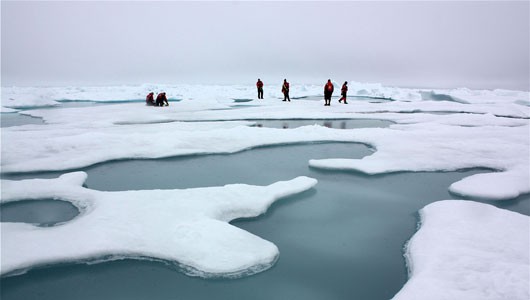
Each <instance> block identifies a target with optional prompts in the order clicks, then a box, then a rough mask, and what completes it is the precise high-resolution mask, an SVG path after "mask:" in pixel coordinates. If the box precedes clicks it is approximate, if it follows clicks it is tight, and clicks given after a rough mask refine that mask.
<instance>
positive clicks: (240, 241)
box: [1, 172, 316, 277]
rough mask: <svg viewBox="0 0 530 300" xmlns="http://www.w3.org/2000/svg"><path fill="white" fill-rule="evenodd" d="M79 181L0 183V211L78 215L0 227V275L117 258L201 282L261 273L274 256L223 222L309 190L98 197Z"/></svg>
mask: <svg viewBox="0 0 530 300" xmlns="http://www.w3.org/2000/svg"><path fill="white" fill-rule="evenodd" d="M86 176H87V175H86V173H84V172H75V173H68V174H65V175H62V176H61V177H59V178H56V179H29V180H22V181H10V180H3V181H2V186H3V190H4V192H3V197H2V202H3V203H5V202H11V201H18V200H27V199H44V198H54V199H61V200H65V201H71V202H72V203H73V204H74V205H76V206H77V207H78V208H79V210H80V212H81V213H80V215H79V216H77V217H76V218H74V219H73V220H71V221H68V222H65V223H63V224H60V225H56V226H53V227H38V226H35V225H32V224H24V223H1V232H2V237H1V239H2V262H1V263H2V268H1V272H2V275H5V274H9V273H17V272H21V271H24V270H25V269H28V268H30V267H33V266H39V265H48V264H55V263H61V262H74V261H94V260H97V261H106V260H115V259H120V258H149V259H157V260H162V261H166V262H170V263H174V264H177V265H179V266H180V267H181V268H182V269H183V270H184V272H186V273H187V274H189V275H195V276H203V277H210V276H228V277H231V276H241V275H249V274H253V273H256V272H260V271H263V270H265V269H267V268H269V267H270V266H271V265H272V264H273V263H274V262H275V261H276V259H277V257H278V255H279V252H278V248H277V247H276V246H275V245H274V244H272V243H271V242H269V241H266V240H263V239H262V238H260V237H258V236H255V235H253V234H251V233H249V232H247V231H244V230H242V229H239V228H237V227H235V226H232V225H230V224H229V223H228V222H229V221H231V220H233V219H236V218H245V217H255V216H258V215H260V214H262V213H264V212H265V211H266V210H267V208H268V207H269V206H270V205H271V204H272V203H273V202H274V201H276V200H278V199H280V198H283V197H286V196H289V195H293V194H296V193H300V192H303V191H305V190H308V189H310V188H312V187H313V186H314V185H315V184H316V180H315V179H312V178H308V177H298V178H295V179H292V180H290V181H285V182H276V183H274V184H271V185H269V186H265V187H261V186H251V185H244V184H232V185H226V186H223V187H208V188H196V189H184V190H147V191H126V192H101V191H95V190H91V189H87V188H84V187H82V186H81V185H82V184H83V183H84V181H85V180H86ZM50 241H53V242H50Z"/></svg>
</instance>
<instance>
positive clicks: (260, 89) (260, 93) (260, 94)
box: [256, 78, 263, 99]
mask: <svg viewBox="0 0 530 300" xmlns="http://www.w3.org/2000/svg"><path fill="white" fill-rule="evenodd" d="M256 87H257V88H258V99H263V81H261V80H260V79H259V78H258V82H256Z"/></svg>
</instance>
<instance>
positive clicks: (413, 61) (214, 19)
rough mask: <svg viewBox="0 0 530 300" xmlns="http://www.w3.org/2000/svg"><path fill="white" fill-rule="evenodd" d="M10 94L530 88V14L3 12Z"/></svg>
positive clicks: (13, 5)
mask: <svg viewBox="0 0 530 300" xmlns="http://www.w3.org/2000/svg"><path fill="white" fill-rule="evenodd" d="M1 15H2V16H1V17H2V18H1V23H2V24H1V25H2V26H1V33H2V35H1V39H2V41H1V75H2V77H1V83H2V86H72V85H74V86H75V85H77V86H88V85H101V86H109V85H121V84H143V83H154V84H181V83H188V84H241V85H247V84H254V83H255V82H256V79H257V78H261V79H262V80H263V81H264V82H265V84H266V85H267V84H270V85H272V84H279V83H280V82H281V81H282V80H283V78H287V79H288V80H289V81H290V82H291V83H292V84H324V83H325V81H326V80H327V79H328V78H330V79H332V80H333V81H335V82H339V83H342V82H343V81H345V80H348V81H358V82H370V83H375V82H378V83H382V84H383V85H387V86H400V87H417V88H456V87H468V88H472V89H496V88H501V89H516V90H526V91H528V90H529V85H530V75H529V73H530V71H529V68H530V58H529V56H530V55H529V53H530V3H529V2H528V1H519V2H499V1H493V2H452V1H451V2H442V1H436V2H433V1H429V2H401V1H395V2H323V1H317V2H298V1H295V2H143V1H138V2H136V1H122V2H105V1H96V2H89V1H82V2H54V1H42V2H25V1H2V2H1Z"/></svg>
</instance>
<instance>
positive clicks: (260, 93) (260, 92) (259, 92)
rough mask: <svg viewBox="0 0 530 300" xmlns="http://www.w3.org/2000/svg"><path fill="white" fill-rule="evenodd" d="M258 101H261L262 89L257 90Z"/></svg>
mask: <svg viewBox="0 0 530 300" xmlns="http://www.w3.org/2000/svg"><path fill="white" fill-rule="evenodd" d="M258 99H263V88H258Z"/></svg>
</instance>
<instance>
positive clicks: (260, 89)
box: [256, 78, 348, 106]
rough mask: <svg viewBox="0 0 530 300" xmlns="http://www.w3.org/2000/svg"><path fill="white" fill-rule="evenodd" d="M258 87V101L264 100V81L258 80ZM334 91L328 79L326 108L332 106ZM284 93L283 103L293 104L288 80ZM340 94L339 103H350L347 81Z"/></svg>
mask: <svg viewBox="0 0 530 300" xmlns="http://www.w3.org/2000/svg"><path fill="white" fill-rule="evenodd" d="M256 87H257V88H258V99H263V81H261V80H260V79H259V78H258V82H256ZM334 89H335V87H334V86H333V83H332V82H331V79H328V82H327V83H326V84H325V85H324V102H325V103H324V105H325V106H330V105H331V95H333V90H334ZM282 93H283V100H282V101H289V102H291V98H290V97H289V82H287V79H284V80H283V84H282ZM340 94H341V96H342V97H341V98H340V99H339V103H340V102H342V101H344V104H348V102H347V101H346V95H347V94H348V82H347V81H345V82H344V84H342V88H341V90H340Z"/></svg>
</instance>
